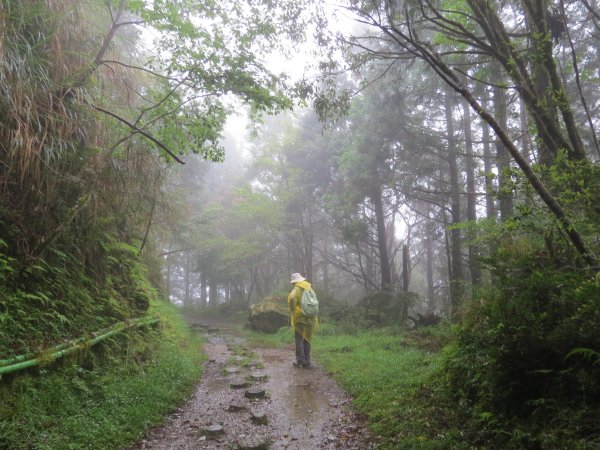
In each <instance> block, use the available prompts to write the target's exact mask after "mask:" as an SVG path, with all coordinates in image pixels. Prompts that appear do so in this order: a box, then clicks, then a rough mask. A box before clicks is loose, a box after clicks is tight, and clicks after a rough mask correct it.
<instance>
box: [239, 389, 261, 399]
mask: <svg viewBox="0 0 600 450" xmlns="http://www.w3.org/2000/svg"><path fill="white" fill-rule="evenodd" d="M265 394H266V392H265V390H264V389H260V388H252V389H248V390H247V391H246V392H245V393H244V396H245V397H246V398H263V397H264V396H265Z"/></svg>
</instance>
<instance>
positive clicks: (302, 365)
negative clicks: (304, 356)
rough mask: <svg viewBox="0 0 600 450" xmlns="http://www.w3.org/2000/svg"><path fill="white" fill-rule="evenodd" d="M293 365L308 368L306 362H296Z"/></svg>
mask: <svg viewBox="0 0 600 450" xmlns="http://www.w3.org/2000/svg"><path fill="white" fill-rule="evenodd" d="M292 364H293V365H294V367H307V364H306V363H305V362H294V363H292Z"/></svg>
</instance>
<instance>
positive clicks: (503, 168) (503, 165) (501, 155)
mask: <svg viewBox="0 0 600 450" xmlns="http://www.w3.org/2000/svg"><path fill="white" fill-rule="evenodd" d="M494 110H495V114H494V115H495V117H496V120H497V121H498V125H500V127H502V129H504V130H506V129H508V128H507V127H508V118H507V106H506V92H505V91H504V89H502V88H500V87H497V86H496V87H494ZM496 167H497V168H498V190H499V192H500V195H499V197H500V198H499V203H500V219H501V220H502V221H506V220H507V219H509V218H510V217H512V215H513V209H514V206H513V198H512V189H511V188H510V186H511V177H510V174H509V170H510V153H509V152H508V150H507V149H506V147H505V145H504V144H503V142H502V141H501V140H500V139H496Z"/></svg>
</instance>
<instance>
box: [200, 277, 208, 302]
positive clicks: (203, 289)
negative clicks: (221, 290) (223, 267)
mask: <svg viewBox="0 0 600 450" xmlns="http://www.w3.org/2000/svg"><path fill="white" fill-rule="evenodd" d="M206 287H207V286H206V274H205V273H204V272H200V306H206V303H207V301H206V300H207V299H206Z"/></svg>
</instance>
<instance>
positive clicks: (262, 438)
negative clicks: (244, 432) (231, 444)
mask: <svg viewBox="0 0 600 450" xmlns="http://www.w3.org/2000/svg"><path fill="white" fill-rule="evenodd" d="M237 444H238V447H237V448H238V450H267V449H268V448H269V437H268V436H266V435H263V434H251V435H249V436H244V437H241V438H239V439H238V441H237Z"/></svg>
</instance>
